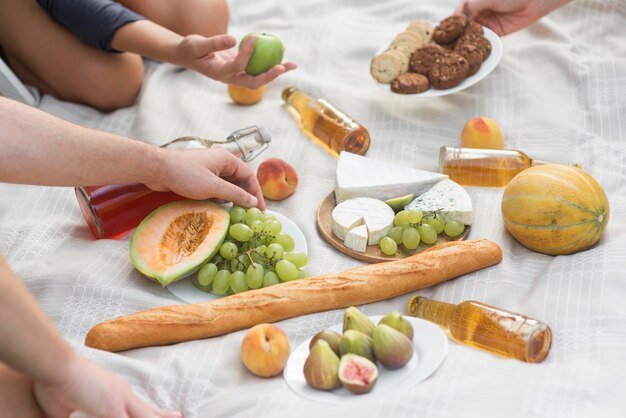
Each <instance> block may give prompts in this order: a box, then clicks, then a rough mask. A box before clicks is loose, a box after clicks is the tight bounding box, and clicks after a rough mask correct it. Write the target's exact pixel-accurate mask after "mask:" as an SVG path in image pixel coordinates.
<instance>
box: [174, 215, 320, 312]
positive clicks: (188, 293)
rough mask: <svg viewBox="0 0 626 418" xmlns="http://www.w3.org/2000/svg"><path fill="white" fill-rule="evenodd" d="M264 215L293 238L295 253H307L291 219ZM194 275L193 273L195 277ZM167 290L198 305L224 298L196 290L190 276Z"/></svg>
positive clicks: (303, 240)
mask: <svg viewBox="0 0 626 418" xmlns="http://www.w3.org/2000/svg"><path fill="white" fill-rule="evenodd" d="M266 213H270V214H272V215H274V216H275V217H276V219H277V220H278V221H279V222H280V223H281V224H282V227H283V229H282V232H284V233H286V234H288V235H290V236H291V237H292V238H293V241H294V244H295V249H294V250H295V251H301V252H303V253H305V254H306V253H308V250H307V245H306V239H305V238H304V234H303V233H302V231H301V230H300V228H298V225H296V224H295V223H294V222H293V221H292V220H291V219H289V218H287V217H285V216H284V215H281V214H280V213H277V212H274V211H272V210H267V211H266ZM195 274H196V273H194V275H195ZM167 290H169V291H170V292H172V294H174V296H176V297H177V298H179V299H180V300H182V301H183V302H187V303H198V302H206V301H208V300H211V299H218V298H222V297H224V296H221V295H216V294H213V293H209V292H203V291H202V290H200V289H198V287H197V286H196V285H194V284H193V282H192V276H190V277H186V278H184V279H182V280H179V281H177V282H175V283H172V284H170V285H169V286H167Z"/></svg>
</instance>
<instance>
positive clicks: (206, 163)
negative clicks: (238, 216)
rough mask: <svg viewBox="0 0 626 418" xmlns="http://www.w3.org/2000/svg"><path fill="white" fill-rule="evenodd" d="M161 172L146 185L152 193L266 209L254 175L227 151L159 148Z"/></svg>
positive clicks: (221, 149) (217, 149)
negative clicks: (169, 193)
mask: <svg viewBox="0 0 626 418" xmlns="http://www.w3.org/2000/svg"><path fill="white" fill-rule="evenodd" d="M157 153H159V155H160V157H159V161H161V163H160V164H159V166H160V167H161V171H160V173H159V174H158V175H157V178H156V179H155V180H153V181H148V182H145V184H146V186H148V187H149V188H150V189H152V190H156V191H173V192H175V193H177V194H179V195H181V196H184V197H187V198H189V199H196V200H201V199H210V198H214V199H220V200H225V201H227V202H233V203H234V204H235V205H238V206H242V207H246V208H249V207H258V208H259V209H261V210H265V201H264V200H263V194H262V193H261V186H260V185H259V182H258V180H257V179H256V175H255V174H254V172H253V171H252V170H251V169H250V167H248V166H247V165H246V163H244V162H243V161H241V160H240V159H239V158H237V157H235V156H234V155H233V154H232V153H230V152H228V151H227V150H225V149H223V148H212V149H208V150H207V149H203V150H172V149H163V148H158V149H157Z"/></svg>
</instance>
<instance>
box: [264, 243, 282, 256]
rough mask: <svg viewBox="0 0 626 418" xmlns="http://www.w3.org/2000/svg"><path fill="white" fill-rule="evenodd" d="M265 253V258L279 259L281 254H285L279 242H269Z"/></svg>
mask: <svg viewBox="0 0 626 418" xmlns="http://www.w3.org/2000/svg"><path fill="white" fill-rule="evenodd" d="M265 255H266V256H267V258H273V259H276V260H281V259H282V258H283V256H284V255H285V249H284V248H283V247H282V245H280V244H277V243H274V244H270V245H268V246H267V249H266V250H265Z"/></svg>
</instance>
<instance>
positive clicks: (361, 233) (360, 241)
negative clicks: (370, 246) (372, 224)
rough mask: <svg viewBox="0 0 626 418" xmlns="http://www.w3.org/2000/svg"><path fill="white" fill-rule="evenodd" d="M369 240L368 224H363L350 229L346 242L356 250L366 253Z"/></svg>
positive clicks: (347, 245)
mask: <svg viewBox="0 0 626 418" xmlns="http://www.w3.org/2000/svg"><path fill="white" fill-rule="evenodd" d="M367 240H368V234H367V226H365V224H363V225H361V226H357V227H356V228H352V229H351V230H349V231H348V235H346V239H345V241H344V244H345V245H346V247H348V248H350V249H352V250H354V251H358V252H360V253H364V252H365V249H366V248H367Z"/></svg>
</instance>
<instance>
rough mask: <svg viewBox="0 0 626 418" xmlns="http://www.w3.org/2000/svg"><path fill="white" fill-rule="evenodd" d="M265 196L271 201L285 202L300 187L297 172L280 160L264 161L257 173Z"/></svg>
mask: <svg viewBox="0 0 626 418" xmlns="http://www.w3.org/2000/svg"><path fill="white" fill-rule="evenodd" d="M256 178H257V180H258V181H259V184H260V185H261V191H262V192H263V196H265V198H267V199H270V200H283V199H286V198H287V197H289V196H291V195H292V194H293V192H295V191H296V187H298V174H297V173H296V170H295V169H294V168H293V167H292V166H290V165H289V164H287V163H286V162H285V161H283V160H281V159H280V158H270V159H268V160H265V161H263V162H262V163H261V164H260V165H259V168H258V169H257V172H256Z"/></svg>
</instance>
